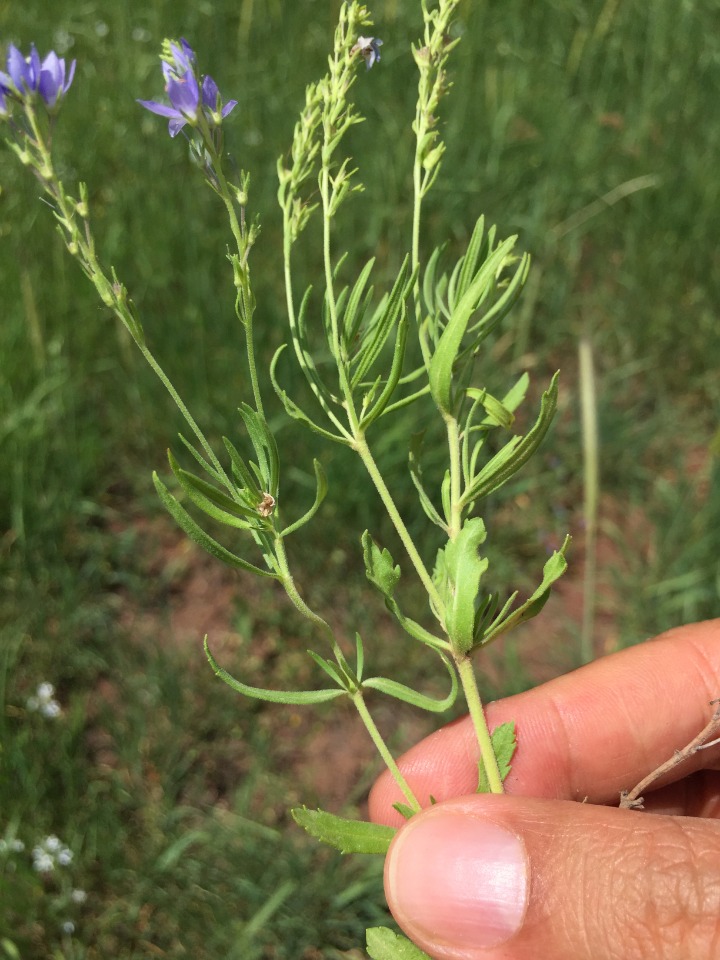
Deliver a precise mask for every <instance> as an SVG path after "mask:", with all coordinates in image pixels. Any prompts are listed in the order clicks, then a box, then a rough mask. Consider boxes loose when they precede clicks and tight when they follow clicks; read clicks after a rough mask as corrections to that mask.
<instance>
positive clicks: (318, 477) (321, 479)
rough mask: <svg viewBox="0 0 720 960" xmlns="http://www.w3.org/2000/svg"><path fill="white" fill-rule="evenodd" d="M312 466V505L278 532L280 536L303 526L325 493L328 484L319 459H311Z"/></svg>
mask: <svg viewBox="0 0 720 960" xmlns="http://www.w3.org/2000/svg"><path fill="white" fill-rule="evenodd" d="M313 467H314V468H315V500H314V502H313V505H312V506H311V507H310V509H309V510H308V511H307V513H304V514H303V515H302V516H301V517H300V518H299V519H297V520H296V521H295V522H294V523H291V524H290V525H289V526H287V527H285V529H284V530H283V531H282V533H281V534H280V536H281V537H287V536H288V534H291V533H294V532H295V531H296V530H299V529H300V527H304V526H305V524H306V523H308V522H309V521H310V520H312V518H313V517H314V516H315V514H316V513H317V511H318V509H319V508H320V504H321V503H322V502H323V500H324V499H325V496H326V494H327V489H328V484H327V477H326V476H325V471H324V470H323V468H322V464H321V463H320V461H319V460H313Z"/></svg>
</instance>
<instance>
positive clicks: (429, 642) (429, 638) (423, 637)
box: [385, 597, 452, 652]
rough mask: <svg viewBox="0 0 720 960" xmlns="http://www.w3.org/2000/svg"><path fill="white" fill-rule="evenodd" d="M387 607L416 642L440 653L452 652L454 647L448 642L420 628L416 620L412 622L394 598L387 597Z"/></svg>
mask: <svg viewBox="0 0 720 960" xmlns="http://www.w3.org/2000/svg"><path fill="white" fill-rule="evenodd" d="M385 606H386V607H387V608H388V610H389V611H390V613H392V615H393V616H394V617H395V619H396V620H397V621H398V623H399V624H400V626H401V627H402V628H403V630H404V631H405V632H406V633H408V634H409V635H410V636H411V637H413V638H414V639H415V640H419V641H420V642H421V643H424V644H425V645H426V646H428V647H430V648H431V649H432V650H437V651H439V652H442V651H447V652H450V651H451V650H452V647H451V646H450V644H449V643H448V642H447V640H441V639H440V637H436V636H435V635H434V634H432V633H430V631H429V630H426V629H425V627H422V626H420V624H419V623H416V622H415V620H411V619H410V617H406V616H405V614H404V613H403V612H402V610H401V609H400V607H399V606H398V604H397V602H396V601H395V600H394V599H393V598H389V597H386V598H385Z"/></svg>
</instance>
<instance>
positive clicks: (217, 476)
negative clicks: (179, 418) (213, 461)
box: [178, 433, 223, 483]
mask: <svg viewBox="0 0 720 960" xmlns="http://www.w3.org/2000/svg"><path fill="white" fill-rule="evenodd" d="M178 437H180V442H181V443H182V444H183V446H184V447H186V448H187V450H189V451H190V453H191V454H192V455H193V457H194V458H195V460H197V462H198V463H199V464H200V466H201V467H202V468H203V470H204V471H205V472H206V473H209V474H210V476H211V477H213V478H214V479H215V480H217V482H218V483H222V482H223V478H222V475H221V474H220V473H218V471H217V470H216V469H215V467H212V466H210V464H209V463H208V462H207V460H206V459H205V457H203V455H202V454H201V453H198V451H197V450H196V449H195V447H194V446H193V445H192V444H191V443H190V441H189V440H187V439H186V438H185V437H184V436H183V435H182V434H181V433H179V434H178Z"/></svg>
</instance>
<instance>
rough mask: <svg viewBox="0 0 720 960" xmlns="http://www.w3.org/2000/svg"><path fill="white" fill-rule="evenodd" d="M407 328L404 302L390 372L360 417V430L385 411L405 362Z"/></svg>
mask: <svg viewBox="0 0 720 960" xmlns="http://www.w3.org/2000/svg"><path fill="white" fill-rule="evenodd" d="M407 330H408V320H407V313H406V310H405V304H404V303H403V305H402V315H401V317H400V320H399V321H398V324H397V336H396V337H395V349H394V351H393V358H392V363H391V364H390V373H389V374H388V376H387V380H386V381H385V386H384V387H383V389H382V392H381V394H380V396H379V397H378V398H377V400H376V401H375V403H374V404H373V405H372V407H371V408H370V409H369V410H368V412H367V413H366V414H365V416H364V417H363V418H362V422H361V424H360V429H361V430H367V428H368V427H369V426H370V424H371V423H372V422H373V421H374V420H377V418H378V417H380V416H382V414H383V413H384V412H385V409H386V407H387V405H388V403H389V402H390V399H391V397H392V395H393V393H394V392H395V388H396V387H397V385H398V383H399V381H400V377H401V375H402V368H403V364H404V362H405V345H406V343H407Z"/></svg>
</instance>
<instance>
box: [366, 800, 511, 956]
mask: <svg viewBox="0 0 720 960" xmlns="http://www.w3.org/2000/svg"><path fill="white" fill-rule="evenodd" d="M528 888H529V881H528V862H527V856H526V853H525V846H524V844H523V842H522V840H521V839H520V838H519V837H517V836H516V835H515V834H514V833H511V832H510V831H509V830H506V829H505V828H504V827H500V826H498V825H497V824H495V823H490V822H488V821H487V820H483V819H479V818H476V817H472V816H468V815H467V814H458V813H456V812H450V811H447V812H444V811H442V810H440V809H438V810H437V811H435V810H432V811H430V812H429V813H427V814H425V815H423V816H421V817H420V818H419V819H418V820H417V822H416V823H413V822H412V821H411V822H410V823H409V824H408V825H407V827H405V828H404V829H403V830H402V831H401V832H400V834H399V835H398V837H397V839H396V840H395V841H394V842H393V844H392V846H391V848H390V852H389V854H388V859H387V863H386V867H385V891H386V894H387V898H388V902H389V904H390V907H391V909H392V911H393V914H394V915H395V919H396V920H397V921H398V923H399V924H400V926H401V927H402V928H403V929H404V930H405V932H406V933H407V934H408V935H409V936H411V937H413V938H414V939H418V940H421V941H425V942H427V941H428V940H430V941H432V942H433V943H435V944H437V945H438V946H447V947H450V948H456V949H459V950H460V949H468V948H473V947H483V948H484V947H496V946H498V945H499V944H502V943H504V942H505V941H506V940H508V939H509V938H510V937H511V936H512V935H513V934H514V933H517V931H518V930H519V929H520V927H521V926H522V922H523V918H524V916H525V910H526V907H527V899H528Z"/></svg>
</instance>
